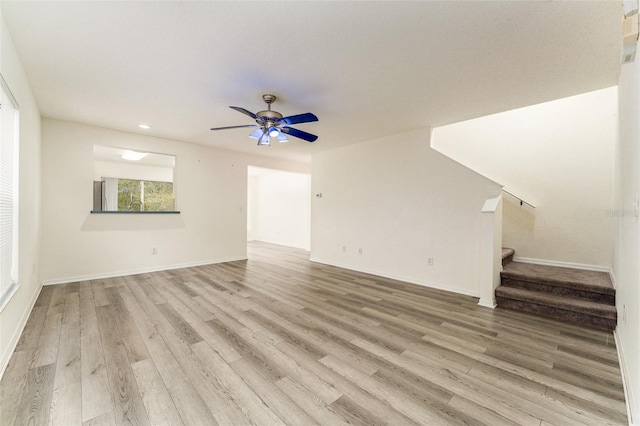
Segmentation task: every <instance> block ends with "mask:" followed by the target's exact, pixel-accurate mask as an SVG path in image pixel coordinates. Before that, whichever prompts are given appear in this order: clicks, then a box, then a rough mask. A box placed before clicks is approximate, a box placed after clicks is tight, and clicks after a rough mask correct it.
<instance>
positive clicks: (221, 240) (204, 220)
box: [41, 119, 309, 284]
mask: <svg viewBox="0 0 640 426" xmlns="http://www.w3.org/2000/svg"><path fill="white" fill-rule="evenodd" d="M94 144H99V145H105V146H116V147H126V148H130V149H133V150H139V151H151V152H161V153H165V154H170V155H175V156H176V176H175V178H176V179H175V181H176V198H177V203H178V209H179V210H180V212H181V213H180V214H137V215H131V214H90V213H89V212H90V210H91V208H92V184H91V183H92V180H93V178H94V164H93V145H94ZM42 145H43V148H42V180H43V186H42V190H43V192H42V193H43V196H42V213H43V216H42V256H41V257H42V279H43V280H44V282H45V284H49V283H58V282H69V281H76V280H81V279H87V278H91V277H97V276H113V275H122V274H128V273H133V272H138V271H149V270H158V269H165V268H170V267H179V266H183V265H192V264H200V263H210V262H219V261H225V260H230V259H242V258H246V241H247V216H246V207H247V167H248V164H250V163H251V164H256V165H259V166H263V167H272V168H279V169H284V170H291V171H296V172H305V171H308V167H309V166H308V165H306V164H298V163H291V162H283V161H278V160H273V159H267V158H261V157H255V156H248V155H245V154H238V153H232V152H228V151H222V150H217V149H213V148H209V147H205V146H201V145H194V144H188V143H182V142H177V141H171V140H166V139H158V138H153V137H149V136H144V135H140V134H133V133H125V132H118V131H114V130H108V129H104V128H98V127H93V126H88V125H82V124H76V123H69V122H64V121H58V120H52V119H43V127H42ZM256 149H259V148H256ZM152 247H157V248H158V254H155V255H154V254H151V248H152Z"/></svg>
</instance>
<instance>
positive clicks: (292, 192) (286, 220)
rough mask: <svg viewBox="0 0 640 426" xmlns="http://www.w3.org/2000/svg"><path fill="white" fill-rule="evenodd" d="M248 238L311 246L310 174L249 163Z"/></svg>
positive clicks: (284, 244)
mask: <svg viewBox="0 0 640 426" xmlns="http://www.w3.org/2000/svg"><path fill="white" fill-rule="evenodd" d="M247 181H248V188H247V241H248V242H250V241H260V242H265V243H271V244H278V245H282V246H287V247H295V248H301V249H304V250H306V251H309V250H310V247H311V175H309V174H306V173H294V172H285V171H282V170H275V169H266V168H262V167H254V166H249V168H248V179H247Z"/></svg>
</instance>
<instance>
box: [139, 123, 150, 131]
mask: <svg viewBox="0 0 640 426" xmlns="http://www.w3.org/2000/svg"><path fill="white" fill-rule="evenodd" d="M138 127H140V128H141V129H145V130H148V129H150V128H151V126H149V125H148V124H145V123H140V124H138Z"/></svg>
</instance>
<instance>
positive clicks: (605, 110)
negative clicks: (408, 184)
mask: <svg viewBox="0 0 640 426" xmlns="http://www.w3.org/2000/svg"><path fill="white" fill-rule="evenodd" d="M616 129H617V91H616V88H615V87H613V88H608V89H604V90H599V91H596V92H591V93H586V94H583V95H578V96H573V97H570V98H565V99H560V100H557V101H553V102H547V103H544V104H539V105H534V106H530V107H526V108H521V109H517V110H513V111H508V112H504V113H500V114H494V115H491V116H488V117H482V118H478V119H474V120H469V121H465V122H462V123H456V124H452V125H449V126H443V127H439V128H436V129H434V131H433V142H432V146H433V147H434V148H435V149H437V150H438V151H440V152H442V153H443V154H445V155H447V156H449V157H451V158H453V159H454V160H456V161H459V162H460V163H462V164H464V165H466V166H468V167H470V168H472V169H473V170H476V171H478V172H479V173H481V174H483V175H485V176H487V177H489V178H491V179H493V180H495V181H497V182H499V183H501V184H502V185H504V187H505V189H508V190H510V191H512V192H515V193H516V194H518V195H519V196H520V197H522V198H524V199H525V200H527V201H530V202H532V203H533V204H535V205H536V206H537V208H536V209H535V210H533V209H531V208H529V207H527V206H524V207H521V206H520V205H519V204H518V202H517V201H515V200H514V199H513V198H511V197H509V196H505V198H504V206H503V213H504V223H503V244H504V246H505V247H511V248H513V249H515V250H516V256H518V257H523V258H532V259H538V260H548V261H556V262H564V263H576V264H584V265H593V266H599V267H604V268H609V267H610V266H611V259H612V250H611V232H612V230H613V228H612V220H611V217H610V214H609V213H610V211H611V206H612V202H613V194H612V173H611V165H612V161H613V146H614V140H615V138H616Z"/></svg>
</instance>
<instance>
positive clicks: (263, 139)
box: [258, 132, 271, 146]
mask: <svg viewBox="0 0 640 426" xmlns="http://www.w3.org/2000/svg"><path fill="white" fill-rule="evenodd" d="M261 145H271V137H270V136H269V132H263V133H262V136H260V138H259V139H258V146H261Z"/></svg>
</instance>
